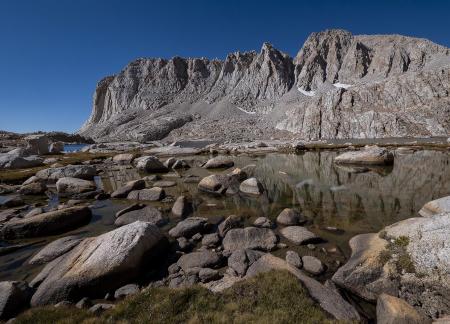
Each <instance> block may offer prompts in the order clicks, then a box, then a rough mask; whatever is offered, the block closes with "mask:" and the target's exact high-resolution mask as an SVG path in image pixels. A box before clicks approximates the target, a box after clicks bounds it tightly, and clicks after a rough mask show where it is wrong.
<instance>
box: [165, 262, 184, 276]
mask: <svg viewBox="0 0 450 324" xmlns="http://www.w3.org/2000/svg"><path fill="white" fill-rule="evenodd" d="M180 270H181V268H180V266H179V265H178V264H176V263H173V264H171V265H170V266H169V268H167V272H168V273H169V274H174V273H177V272H179V271H180Z"/></svg>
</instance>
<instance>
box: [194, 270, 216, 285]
mask: <svg viewBox="0 0 450 324" xmlns="http://www.w3.org/2000/svg"><path fill="white" fill-rule="evenodd" d="M198 277H199V279H200V281H201V282H203V283H205V282H210V281H212V280H217V279H219V277H220V276H219V271H217V270H214V269H210V268H202V269H201V270H200V271H199V273H198Z"/></svg>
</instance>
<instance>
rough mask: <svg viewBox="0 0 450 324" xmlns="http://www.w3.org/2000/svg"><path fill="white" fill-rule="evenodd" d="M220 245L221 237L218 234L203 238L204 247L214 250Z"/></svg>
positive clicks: (207, 235)
mask: <svg viewBox="0 0 450 324" xmlns="http://www.w3.org/2000/svg"><path fill="white" fill-rule="evenodd" d="M219 243H220V236H219V234H217V233H212V234H206V235H205V236H203V239H202V245H204V246H206V247H209V248H212V247H215V246H217V245H218V244H219Z"/></svg>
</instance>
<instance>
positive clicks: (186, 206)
mask: <svg viewBox="0 0 450 324" xmlns="http://www.w3.org/2000/svg"><path fill="white" fill-rule="evenodd" d="M193 211H194V208H193V205H192V201H191V200H190V199H189V198H187V197H186V196H180V197H178V198H177V200H176V201H175V203H174V204H173V207H172V214H174V215H175V216H178V217H183V218H184V217H187V216H189V215H190V214H191V213H192V212H193Z"/></svg>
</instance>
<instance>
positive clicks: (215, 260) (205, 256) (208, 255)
mask: <svg viewBox="0 0 450 324" xmlns="http://www.w3.org/2000/svg"><path fill="white" fill-rule="evenodd" d="M221 262H222V257H221V256H220V254H218V253H216V252H214V251H210V250H205V251H196V252H191V253H187V254H184V255H182V256H181V257H180V258H179V259H178V261H177V264H178V266H180V267H181V268H182V269H183V270H184V271H187V270H188V269H191V268H215V267H217V266H219V265H220V263H221Z"/></svg>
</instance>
